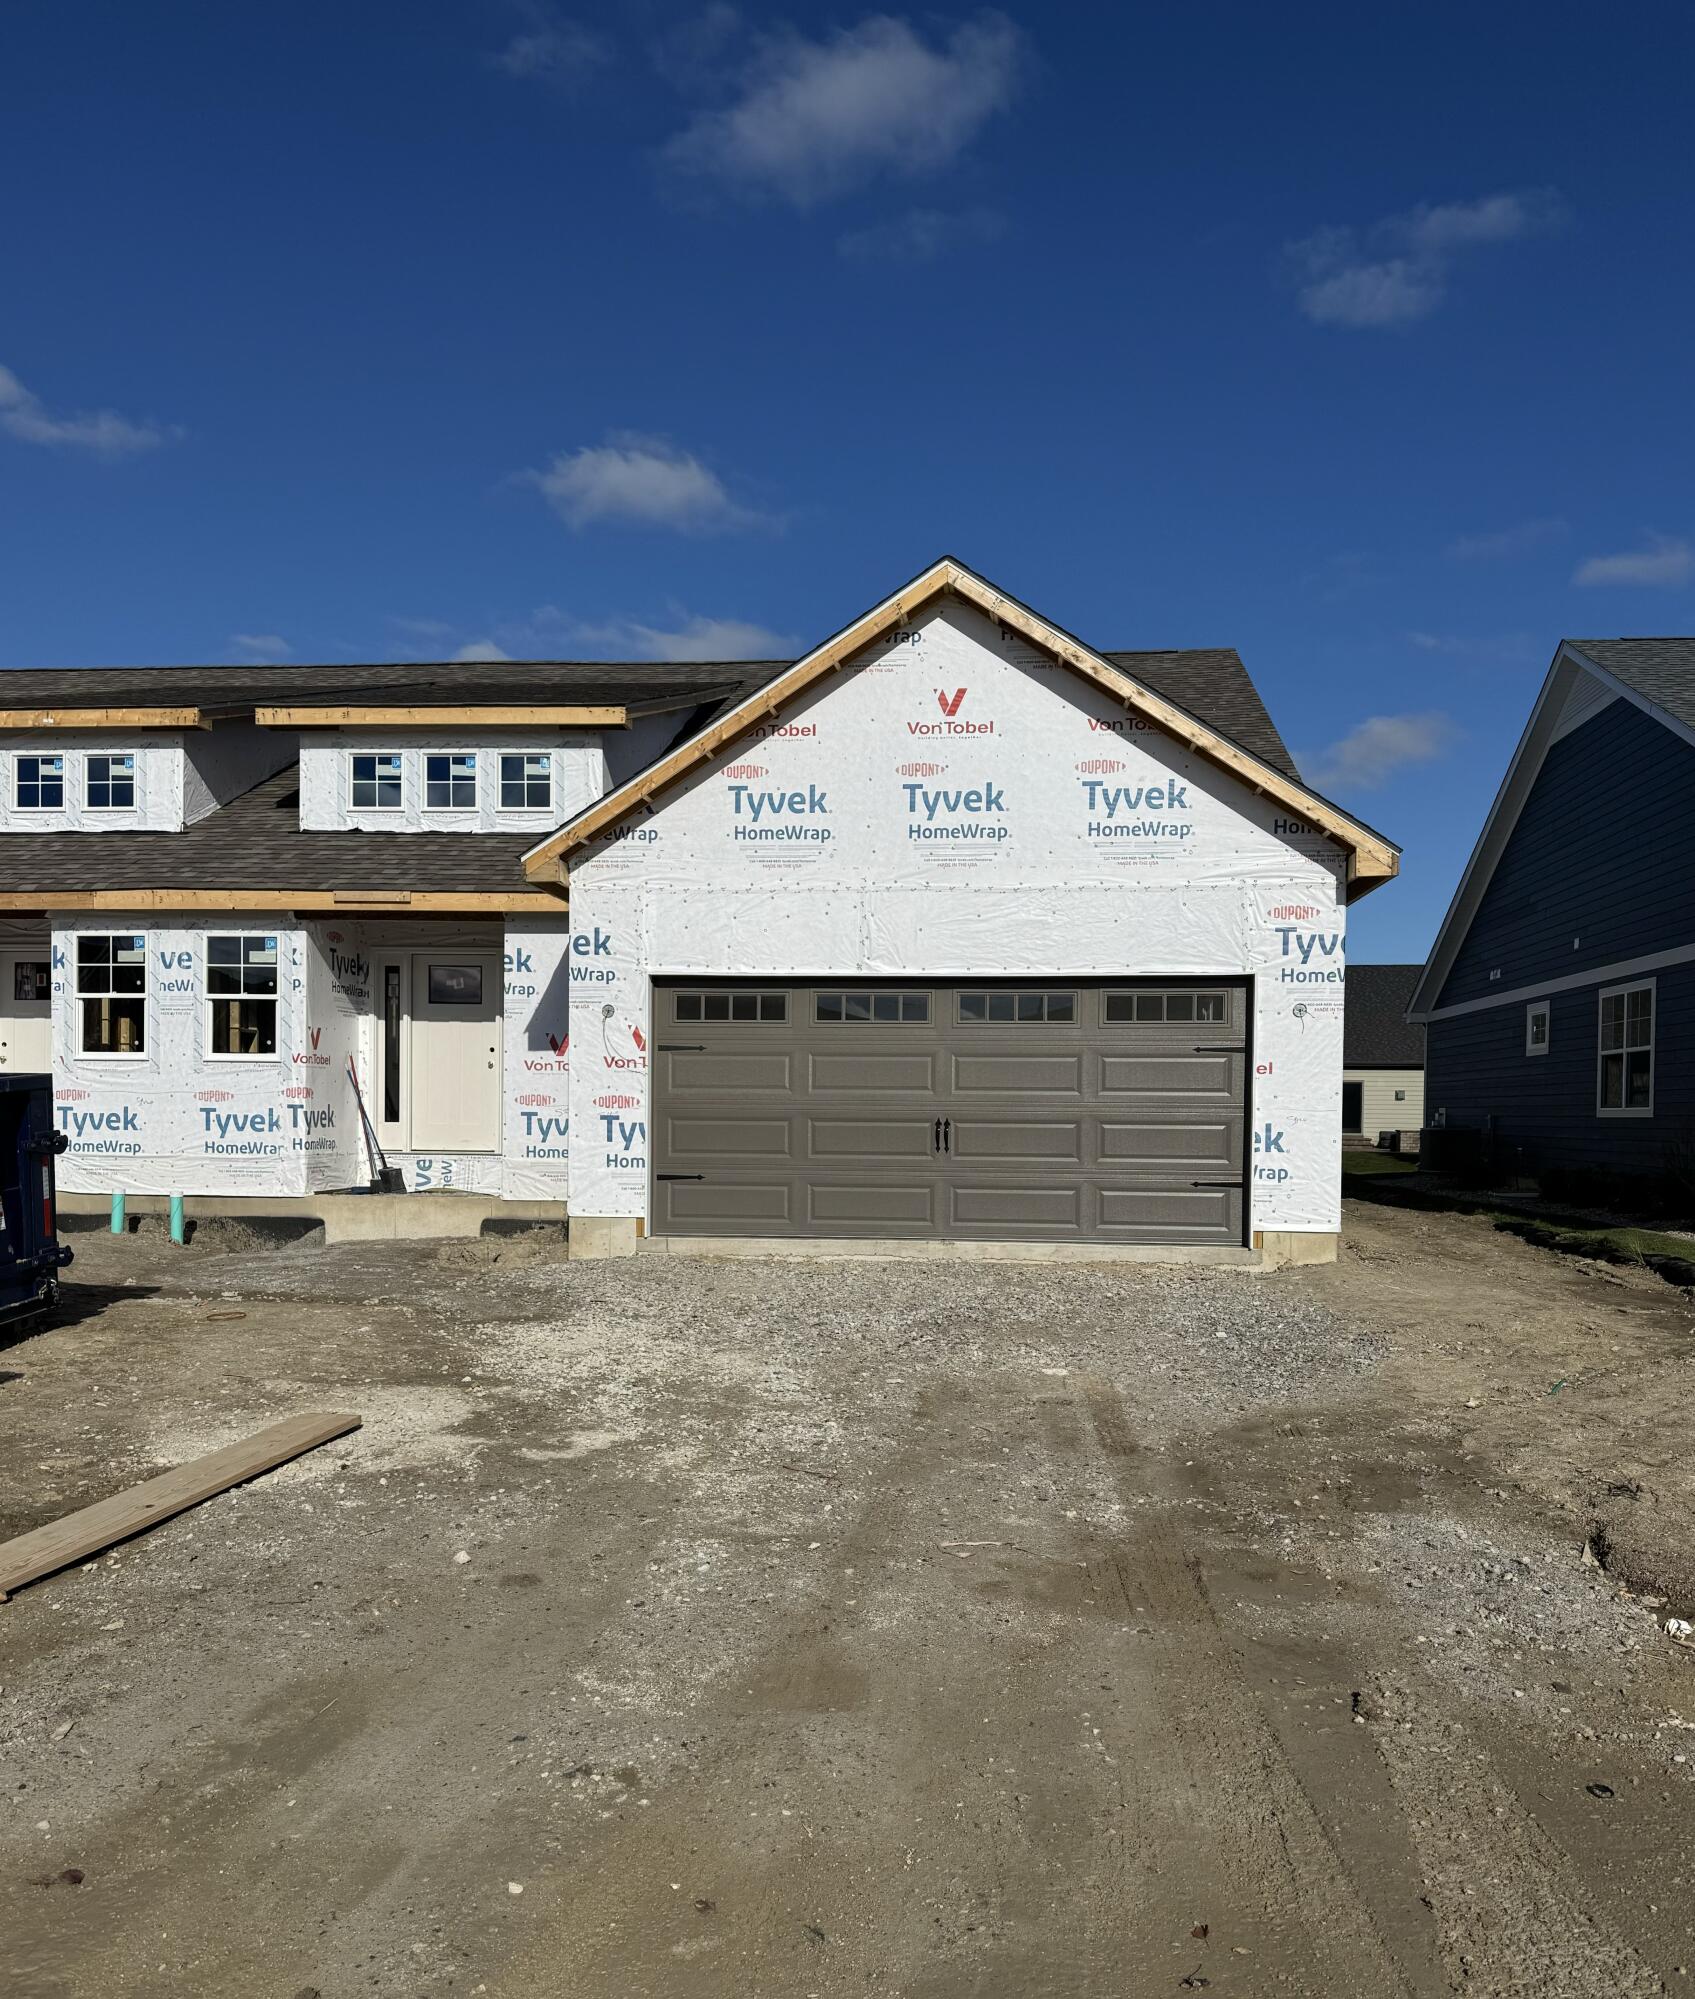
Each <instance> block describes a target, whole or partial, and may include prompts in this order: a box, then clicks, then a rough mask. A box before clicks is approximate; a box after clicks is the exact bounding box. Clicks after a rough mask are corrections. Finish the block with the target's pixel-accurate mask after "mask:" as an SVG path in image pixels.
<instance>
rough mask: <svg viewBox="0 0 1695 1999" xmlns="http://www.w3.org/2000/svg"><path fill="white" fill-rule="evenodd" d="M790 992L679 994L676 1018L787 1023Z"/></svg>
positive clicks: (685, 1019)
mask: <svg viewBox="0 0 1695 1999" xmlns="http://www.w3.org/2000/svg"><path fill="white" fill-rule="evenodd" d="M788 1017H789V996H788V994H787V993H678V995H677V1007H676V1012H675V1014H674V1016H673V1018H674V1019H677V1020H684V1021H696V1020H787V1019H788Z"/></svg>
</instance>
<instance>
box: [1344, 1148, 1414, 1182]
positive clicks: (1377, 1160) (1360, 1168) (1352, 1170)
mask: <svg viewBox="0 0 1695 1999" xmlns="http://www.w3.org/2000/svg"><path fill="white" fill-rule="evenodd" d="M1417 1171H1418V1161H1417V1160H1416V1159H1402V1158H1400V1157H1399V1156H1398V1155H1397V1154H1395V1153H1393V1152H1363V1151H1361V1152H1355V1151H1352V1150H1344V1152H1343V1154H1342V1174H1343V1177H1344V1178H1345V1179H1349V1180H1352V1179H1356V1178H1358V1177H1359V1176H1361V1175H1363V1174H1368V1173H1416V1172H1417Z"/></svg>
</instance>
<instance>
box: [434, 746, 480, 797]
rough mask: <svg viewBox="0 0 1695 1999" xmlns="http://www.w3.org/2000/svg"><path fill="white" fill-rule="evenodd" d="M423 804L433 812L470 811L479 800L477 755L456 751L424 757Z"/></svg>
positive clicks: (467, 751)
mask: <svg viewBox="0 0 1695 1999" xmlns="http://www.w3.org/2000/svg"><path fill="white" fill-rule="evenodd" d="M424 803H425V805H426V806H427V807H428V808H429V809H430V811H432V812H470V811H473V810H475V808H476V803H477V754H476V751H475V750H456V751H454V752H453V753H452V754H451V755H447V756H427V757H425V759H424Z"/></svg>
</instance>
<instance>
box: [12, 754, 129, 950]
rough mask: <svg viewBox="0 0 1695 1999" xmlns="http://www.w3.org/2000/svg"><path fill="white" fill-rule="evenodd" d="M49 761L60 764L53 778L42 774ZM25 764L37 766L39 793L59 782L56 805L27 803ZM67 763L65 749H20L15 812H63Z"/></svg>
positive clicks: (16, 759)
mask: <svg viewBox="0 0 1695 1999" xmlns="http://www.w3.org/2000/svg"><path fill="white" fill-rule="evenodd" d="M48 763H51V764H57V765H58V766H59V768H58V772H57V773H56V775H55V777H53V778H51V779H49V778H44V777H43V776H42V774H41V766H42V765H43V764H48ZM25 764H34V765H35V766H36V772H35V776H34V777H33V778H32V779H31V780H30V782H31V783H33V784H34V786H35V788H36V791H37V793H39V792H40V790H41V787H42V785H43V784H47V783H57V785H58V787H59V802H58V803H57V804H56V805H44V804H43V803H42V802H41V799H40V797H39V796H38V797H37V798H36V801H35V803H34V804H33V805H30V804H26V803H25V801H24V795H23V793H24V765H25ZM65 765H66V756H65V752H64V751H63V750H19V751H18V753H17V754H16V756H14V757H13V759H12V810H13V811H14V812H63V811H64V809H65V785H66V783H67V781H68V779H69V776H70V773H69V771H68V770H67V769H66V767H65ZM114 934H115V933H114ZM124 934H125V935H126V936H127V935H129V934H130V933H129V932H127V931H126V932H125V933H124Z"/></svg>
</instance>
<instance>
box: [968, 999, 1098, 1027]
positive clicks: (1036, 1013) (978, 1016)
mask: <svg viewBox="0 0 1695 1999" xmlns="http://www.w3.org/2000/svg"><path fill="white" fill-rule="evenodd" d="M959 1017H960V1019H961V1020H962V1021H964V1020H986V1021H991V1022H993V1023H995V1024H996V1025H1008V1024H1011V1025H1019V1024H1028V1023H1030V1022H1032V1021H1074V1020H1075V1019H1076V1018H1077V995H1076V994H1075V993H1050V992H1032V993H997V992H990V993H961V994H960V996H959Z"/></svg>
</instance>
